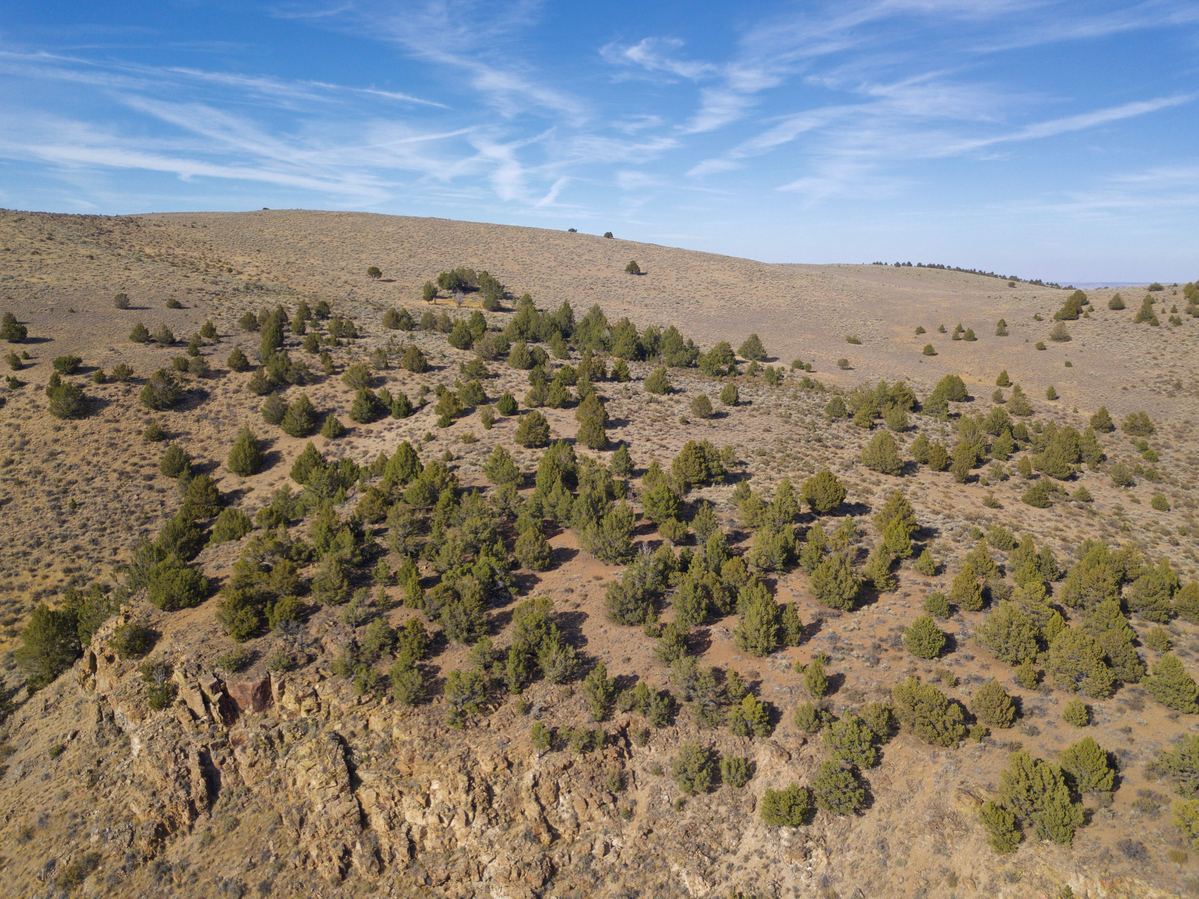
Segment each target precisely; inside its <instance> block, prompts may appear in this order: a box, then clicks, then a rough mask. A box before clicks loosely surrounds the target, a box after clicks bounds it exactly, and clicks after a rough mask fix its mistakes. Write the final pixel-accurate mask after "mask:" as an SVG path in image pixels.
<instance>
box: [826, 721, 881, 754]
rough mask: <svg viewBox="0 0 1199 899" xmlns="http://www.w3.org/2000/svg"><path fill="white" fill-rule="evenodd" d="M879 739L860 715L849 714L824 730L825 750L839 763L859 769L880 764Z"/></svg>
mask: <svg viewBox="0 0 1199 899" xmlns="http://www.w3.org/2000/svg"><path fill="white" fill-rule="evenodd" d="M877 739H878V737H877V736H876V735H875V733H874V731H872V730H871V729H870V727H869V725H867V724H866V722H865V721H864V720H863V719H862V718H861V717H860V716H858V715H855V714H854V713H852V712H849V713H847V714H845V715H843V716H842V717H841V718H839V719H837V720H836V721H834V722H832V723H831V724H829V726H828V727H826V728H825V729H824V737H823V740H824V746H825V749H827V750H828V752H829V753H830V754H831V755H832V756H833V757H834V758H835V759H836V760H837V761H839V762H841V763H842V764H845V765H854V766H856V767H858V768H873V767H874V766H875V765H877V764H878V747H877V746H876V745H875V742H876V740H877Z"/></svg>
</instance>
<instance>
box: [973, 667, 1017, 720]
mask: <svg viewBox="0 0 1199 899" xmlns="http://www.w3.org/2000/svg"><path fill="white" fill-rule="evenodd" d="M970 711H971V712H973V713H974V717H975V718H977V719H978V720H979V721H980V722H981V723H983V724H985V725H987V726H988V727H1011V726H1012V725H1013V724H1014V723H1015V722H1016V704H1015V702H1013V701H1012V697H1010V696H1009V695H1008V694H1007V692H1006V691H1005V690H1004V689H1003V687H1001V686H1000V685H999V682H998V681H996V680H995V679H993V678H992V679H991V680H989V681H987V682H986V683H985V684H983V685H982V686H981V687H979V688H978V689H977V690H976V691H975V692H974V696H973V697H971V699H970Z"/></svg>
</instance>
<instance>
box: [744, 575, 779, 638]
mask: <svg viewBox="0 0 1199 899" xmlns="http://www.w3.org/2000/svg"><path fill="white" fill-rule="evenodd" d="M742 595H743V596H744V599H739V601H738V605H739V606H740V607H741V619H740V621H739V622H738V623H737V626H736V628H735V629H734V630H733V642H734V643H736V645H737V648H738V649H740V650H741V651H742V652H747V653H749V654H750V655H755V656H766V655H770V654H771V653H772V652H774V651H775V650H777V649H778V648H779V646H780V644H781V638H782V633H781V627H780V624H781V622H780V619H781V616H782V609H781V608H780V606H779V604H778V603H777V602H775V600H774V597H772V596H771V595H770V593H769V592H768V591H767V589H766V587H765V586H764V585H763V584H762V583H761V582H755V583H754V584H752V585H750V586H749V587H746V588H745V589H744V590H743V591H742Z"/></svg>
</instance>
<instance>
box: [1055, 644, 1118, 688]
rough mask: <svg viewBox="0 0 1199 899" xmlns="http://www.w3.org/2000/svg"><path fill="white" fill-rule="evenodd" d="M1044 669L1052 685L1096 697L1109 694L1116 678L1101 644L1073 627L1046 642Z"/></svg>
mask: <svg viewBox="0 0 1199 899" xmlns="http://www.w3.org/2000/svg"><path fill="white" fill-rule="evenodd" d="M1045 672H1046V674H1047V675H1048V676H1049V678H1050V680H1052V681H1053V683H1054V685H1055V686H1057V687H1059V688H1061V689H1063V690H1068V691H1069V692H1071V693H1076V692H1079V691H1081V692H1082V693H1084V694H1086V695H1087V696H1092V697H1095V698H1103V697H1106V696H1110V695H1111V692H1112V689H1113V686H1114V682H1115V678H1114V677H1113V675H1112V672H1111V669H1110V668H1108V667H1107V662H1106V660H1105V658H1104V652H1103V648H1102V647H1101V646H1100V645H1099V644H1098V643H1097V642H1096V641H1095V640H1094V639H1093V638H1092V637H1089V636H1088V635H1087V634H1085V633H1083V632H1082V631H1081V630H1079V629H1078V628H1074V627H1068V628H1066V629H1065V630H1063V631H1062V632H1061V633H1060V634H1058V635H1057V636H1056V637H1055V638H1054V639H1053V641H1052V642H1051V643H1050V644H1049V649H1048V651H1047V652H1046V654H1045Z"/></svg>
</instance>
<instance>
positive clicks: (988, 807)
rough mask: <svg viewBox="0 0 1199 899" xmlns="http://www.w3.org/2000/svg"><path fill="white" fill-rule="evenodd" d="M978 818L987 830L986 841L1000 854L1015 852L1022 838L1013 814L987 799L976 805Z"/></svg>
mask: <svg viewBox="0 0 1199 899" xmlns="http://www.w3.org/2000/svg"><path fill="white" fill-rule="evenodd" d="M978 813H979V818H980V819H981V820H982V824H983V827H984V828H985V829H986V831H987V842H988V843H990V844H991V848H992V849H994V850H995V851H996V852H997V853H999V854H1000V855H1007V854H1009V853H1012V852H1015V851H1016V848H1017V847H1018V846H1019V845H1020V843H1021V842H1022V841H1023V840H1024V835H1023V833H1021V831H1020V825H1019V823H1018V822H1017V820H1016V816H1015V814H1014V813H1013V812H1012V811H1011V810H1009V809H1007V808H1004V807H1003V806H1002V805H999V804H998V803H996V802H994V801H992V800H990V799H988V800H987V801H985V802H983V803H982V804H981V805H980V806H979V807H978Z"/></svg>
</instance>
